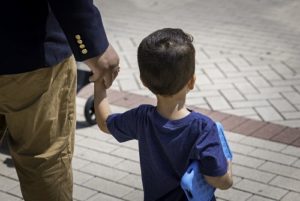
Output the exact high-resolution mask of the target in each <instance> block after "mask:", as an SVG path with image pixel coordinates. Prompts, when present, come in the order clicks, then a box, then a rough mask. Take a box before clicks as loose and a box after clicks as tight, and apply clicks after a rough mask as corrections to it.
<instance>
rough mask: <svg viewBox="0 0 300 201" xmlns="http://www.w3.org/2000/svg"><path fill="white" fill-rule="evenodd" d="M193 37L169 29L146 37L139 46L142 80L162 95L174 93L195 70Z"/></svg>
mask: <svg viewBox="0 0 300 201" xmlns="http://www.w3.org/2000/svg"><path fill="white" fill-rule="evenodd" d="M192 42H193V38H192V36H190V35H188V34H186V33H184V32H183V31H182V30H181V29H172V28H165V29H161V30H158V31H155V32H153V33H152V34H150V35H149V36H147V37H146V38H144V39H143V40H142V42H141V44H140V45H139V47H138V65H139V69H140V77H141V80H142V82H143V83H144V85H145V86H146V87H148V88H149V90H150V91H152V93H154V94H158V95H165V96H166V95H167V96H168V95H174V94H176V93H177V92H179V91H180V90H181V89H182V88H183V87H184V86H185V85H186V84H187V82H188V81H189V80H190V79H191V77H192V76H193V74H194V72H195V48H194V46H193V44H192Z"/></svg>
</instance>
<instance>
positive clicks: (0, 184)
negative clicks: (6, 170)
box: [0, 175, 19, 191]
mask: <svg viewBox="0 0 300 201" xmlns="http://www.w3.org/2000/svg"><path fill="white" fill-rule="evenodd" d="M18 185H19V182H18V181H16V180H13V179H9V178H7V177H4V176H1V175H0V189H1V190H2V191H8V190H10V189H12V188H15V187H16V186H18Z"/></svg>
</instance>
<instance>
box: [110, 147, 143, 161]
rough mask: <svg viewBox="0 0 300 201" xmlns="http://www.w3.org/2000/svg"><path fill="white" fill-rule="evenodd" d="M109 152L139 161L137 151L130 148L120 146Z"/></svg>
mask: <svg viewBox="0 0 300 201" xmlns="http://www.w3.org/2000/svg"><path fill="white" fill-rule="evenodd" d="M111 154H113V155H115V156H119V157H123V158H125V159H130V160H133V161H137V162H139V153H138V152H137V151H135V150H132V149H128V148H125V147H121V148H118V149H117V150H115V151H113V152H111Z"/></svg>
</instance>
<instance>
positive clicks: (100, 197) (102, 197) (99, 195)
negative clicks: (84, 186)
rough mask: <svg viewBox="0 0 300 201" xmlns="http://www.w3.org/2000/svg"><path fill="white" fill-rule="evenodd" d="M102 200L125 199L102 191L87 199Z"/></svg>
mask: <svg viewBox="0 0 300 201" xmlns="http://www.w3.org/2000/svg"><path fill="white" fill-rule="evenodd" d="M100 200H101V201H123V199H119V198H116V197H112V196H109V195H105V194H102V193H97V194H96V195H94V196H93V197H91V198H89V199H88V200H87V201H100Z"/></svg>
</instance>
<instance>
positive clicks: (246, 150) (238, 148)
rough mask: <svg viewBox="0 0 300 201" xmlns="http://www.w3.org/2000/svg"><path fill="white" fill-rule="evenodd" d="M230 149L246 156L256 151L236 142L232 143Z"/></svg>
mask: <svg viewBox="0 0 300 201" xmlns="http://www.w3.org/2000/svg"><path fill="white" fill-rule="evenodd" d="M230 148H231V150H232V151H233V152H234V153H240V154H244V155H247V154H249V153H252V152H253V151H255V148H254V147H251V146H247V145H242V144H238V143H235V142H231V143H230Z"/></svg>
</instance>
